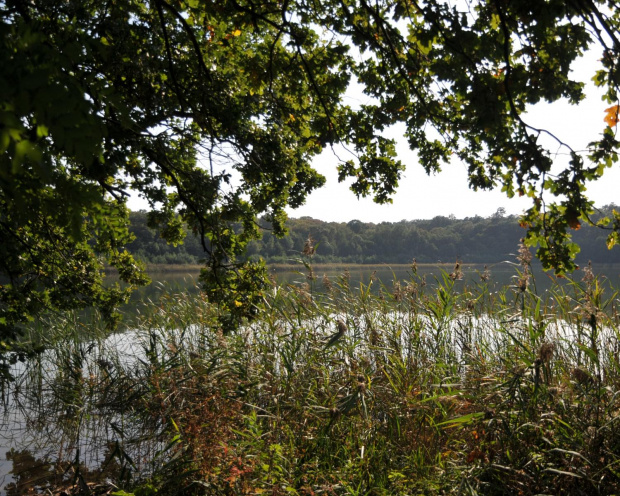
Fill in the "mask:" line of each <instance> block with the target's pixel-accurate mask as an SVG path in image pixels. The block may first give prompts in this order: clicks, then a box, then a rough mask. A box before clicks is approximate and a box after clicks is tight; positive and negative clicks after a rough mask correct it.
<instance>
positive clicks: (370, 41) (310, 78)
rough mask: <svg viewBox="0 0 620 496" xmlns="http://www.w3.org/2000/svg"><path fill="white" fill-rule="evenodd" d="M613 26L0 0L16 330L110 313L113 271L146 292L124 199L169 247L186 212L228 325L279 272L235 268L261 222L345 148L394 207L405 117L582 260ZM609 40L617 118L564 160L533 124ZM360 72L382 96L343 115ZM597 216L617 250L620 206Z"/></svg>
mask: <svg viewBox="0 0 620 496" xmlns="http://www.w3.org/2000/svg"><path fill="white" fill-rule="evenodd" d="M619 24H620V10H619V9H618V8H617V6H616V4H615V2H613V1H611V0H610V1H608V2H605V1H602V0H589V1H582V0H569V1H565V0H562V1H560V0H547V1H541V0H522V1H519V2H511V1H508V0H486V1H482V0H463V1H462V2H455V3H454V4H453V3H451V2H446V1H429V2H416V1H415V0H377V1H375V2H369V1H368V0H336V1H333V0H326V1H324V2H321V3H320V4H317V3H314V2H307V1H305V0H284V1H281V0H279V1H277V2H276V1H261V2H256V1H253V0H224V1H219V2H213V1H210V0H152V1H149V2H147V1H144V0H108V1H103V2H102V1H99V0H97V1H95V0H80V1H77V0H69V1H66V0H62V1H61V0H34V1H32V2H22V1H21V0H2V1H0V67H2V72H1V73H0V236H1V238H2V245H1V247H0V250H1V253H0V272H1V273H2V274H3V275H4V276H6V277H7V278H8V283H5V282H3V284H2V287H1V288H0V305H1V307H0V313H1V315H0V326H1V327H2V330H1V335H2V336H4V337H8V338H11V337H14V333H15V331H16V329H17V327H18V326H19V324H20V323H22V322H23V321H24V320H26V319H28V318H31V316H33V315H35V314H36V313H38V312H39V311H41V310H42V309H47V308H61V309H62V308H71V307H76V306H77V307H79V306H84V305H90V304H95V305H97V306H99V307H100V308H102V309H103V310H104V311H105V312H106V314H107V315H109V316H113V313H114V312H113V310H114V308H115V307H116V305H117V304H118V303H119V302H120V301H122V300H123V299H125V298H126V296H127V292H126V290H124V289H121V288H120V287H112V288H104V287H103V285H102V278H101V269H102V267H103V264H104V263H108V264H110V265H112V266H114V267H116V268H117V269H118V271H119V273H120V276H121V279H122V280H123V281H125V282H127V283H129V287H130V288H131V285H136V284H143V283H144V282H145V281H146V278H145V276H144V274H143V272H142V270H141V267H140V266H139V264H137V263H136V262H135V261H134V260H133V259H132V257H131V256H130V255H129V254H128V253H127V252H126V251H125V250H124V246H125V244H126V243H127V242H128V241H129V239H130V237H129V236H128V230H127V219H128V212H127V208H126V198H127V192H128V191H129V190H134V191H137V192H138V193H139V194H140V195H141V196H142V197H143V198H145V199H146V200H148V202H149V205H150V206H151V212H150V215H149V222H150V224H151V225H152V226H156V227H158V228H159V229H160V232H161V235H162V236H163V237H164V238H165V239H166V240H168V241H169V242H171V243H180V242H182V239H183V236H184V234H185V233H184V232H183V228H182V226H183V225H184V224H183V222H185V223H187V225H189V226H190V228H191V230H192V231H193V232H194V233H195V234H196V235H198V236H199V238H200V240H201V243H202V245H203V248H204V250H205V270H204V272H203V280H204V282H205V287H206V289H207V293H208V295H209V296H210V298H211V299H212V300H214V301H217V302H219V303H221V305H222V307H221V308H222V311H223V314H222V315H223V316H224V317H225V318H226V319H228V323H229V324H230V325H234V323H235V322H236V321H237V320H238V319H239V318H241V317H243V316H247V315H250V314H251V312H252V309H253V308H254V307H253V301H254V299H255V298H258V297H259V295H260V284H259V282H260V281H261V280H262V277H263V274H264V267H262V266H261V265H260V264H259V265H248V264H241V263H238V262H237V257H238V255H239V254H240V253H242V252H243V249H244V247H245V245H246V244H247V242H248V241H250V240H251V239H253V238H256V237H257V236H259V229H258V227H257V225H256V222H255V218H256V216H257V215H259V214H266V215H268V217H269V219H270V221H271V222H272V225H273V229H274V232H275V233H277V234H283V232H284V227H283V225H284V224H283V223H284V220H285V218H286V215H285V211H284V209H285V207H287V206H291V207H295V206H298V205H300V204H302V203H303V201H304V199H305V197H306V195H307V194H308V193H309V192H310V191H312V190H313V189H315V188H318V187H320V186H321V185H322V184H323V183H324V178H323V177H322V176H321V175H320V174H318V173H317V172H316V171H315V170H314V169H313V168H312V166H311V160H312V158H313V157H315V156H316V155H317V154H319V153H320V152H321V151H323V149H324V148H325V147H330V146H332V145H335V144H343V145H345V146H347V147H348V149H349V150H350V151H351V154H352V155H351V156H353V157H354V158H353V159H352V160H343V161H341V163H340V165H339V176H340V179H341V180H344V179H345V178H353V179H354V181H353V184H352V186H351V189H352V190H353V192H354V193H355V194H357V195H359V196H366V195H373V196H374V198H375V200H376V201H377V202H388V201H390V195H391V194H392V193H393V192H394V189H395V188H396V187H397V185H398V180H399V178H400V175H401V173H402V171H403V170H404V164H403V163H402V162H401V161H399V160H398V158H397V157H396V152H395V142H394V140H393V139H391V138H389V137H386V136H385V133H384V132H385V131H386V130H387V129H388V128H389V127H390V126H393V125H394V124H397V123H403V124H404V125H405V129H406V131H405V137H406V139H407V140H408V143H409V146H410V147H411V149H412V150H414V151H415V152H416V153H417V157H418V161H419V163H420V164H421V165H422V166H423V167H424V168H425V170H426V171H427V172H429V173H430V172H433V171H437V170H439V168H440V167H441V165H442V164H444V163H446V162H448V161H449V160H450V159H451V157H457V158H458V159H459V160H461V161H463V162H464V163H466V164H467V166H468V169H469V185H470V187H472V188H474V189H490V188H495V187H499V188H501V189H502V190H503V191H505V192H506V194H507V195H509V196H513V195H527V196H530V197H531V198H532V206H531V208H530V209H529V210H528V211H527V212H526V213H525V215H524V216H523V219H522V223H523V225H524V226H527V227H528V228H529V229H528V234H527V242H528V243H529V244H531V245H538V247H539V248H538V256H539V258H540V259H541V260H542V261H543V262H544V264H545V265H546V266H547V267H552V268H554V269H555V270H557V271H558V272H560V273H561V272H565V271H570V270H572V269H573V268H574V263H573V262H572V258H573V257H574V255H575V253H576V252H577V250H578V247H577V246H576V245H575V244H573V243H572V242H571V239H570V230H571V229H577V228H579V226H580V224H581V223H582V222H588V219H589V218H590V216H591V214H592V213H593V211H594V205H593V203H592V201H591V200H590V199H588V198H587V196H586V195H585V188H586V185H587V183H588V182H589V181H592V180H597V179H599V178H600V177H601V176H602V175H603V173H604V171H605V169H606V168H607V167H610V166H612V165H613V163H615V162H616V160H617V149H618V140H617V139H616V135H615V131H616V124H617V121H618V108H619V107H618V83H619V82H620V71H619V70H618V63H619V57H620V40H619V39H618V36H617V32H618V28H619V27H620V26H619ZM593 46H594V47H595V50H598V51H599V52H601V59H600V66H599V68H598V70H597V72H596V74H593V75H592V76H594V81H595V83H596V84H597V85H599V86H601V87H603V88H604V90H605V99H606V100H607V103H606V104H604V105H603V106H602V108H601V110H603V107H607V106H608V105H611V106H610V107H609V108H607V109H606V112H607V114H606V116H605V119H604V122H603V119H601V137H600V139H599V140H597V141H595V142H593V143H591V144H590V145H589V147H588V149H587V150H586V151H584V152H581V151H578V150H573V149H572V148H571V147H570V144H567V143H562V142H560V140H556V141H557V145H558V146H559V147H560V148H561V149H562V150H563V151H565V152H566V153H567V154H568V155H569V156H570V161H569V162H568V163H566V164H556V163H554V160H555V157H556V156H557V155H556V151H557V150H556V149H554V150H552V151H550V150H548V149H546V148H545V147H544V146H542V145H541V141H540V140H541V138H542V137H544V136H549V135H550V133H549V132H548V131H547V130H544V129H539V128H537V127H535V124H534V123H530V122H527V120H526V119H525V118H524V117H523V112H524V111H525V110H526V108H527V106H528V105H531V104H535V103H537V102H540V101H556V100H558V99H562V98H564V99H567V100H568V101H570V102H571V103H574V104H576V103H578V102H579V101H580V100H582V99H583V97H584V94H583V83H582V82H580V81H578V80H575V79H574V78H573V74H571V72H570V69H571V65H572V63H573V62H574V61H575V60H576V59H578V58H579V57H580V56H582V55H583V54H584V52H585V51H586V50H588V49H589V48H591V47H593ZM353 81H355V82H357V83H359V84H360V85H361V87H362V88H363V90H364V92H365V93H366V94H367V95H368V96H370V97H372V98H371V100H370V103H368V104H365V105H361V106H360V107H359V108H353V107H351V106H349V105H347V104H346V103H345V100H344V98H343V97H344V94H345V92H346V90H347V88H348V86H349V85H350V83H352V82H353ZM556 148H557V147H556ZM233 171H235V172H234V173H235V174H236V175H238V176H239V177H240V180H239V184H238V185H237V180H236V179H235V180H233V177H234V176H233ZM600 224H601V226H604V227H606V228H608V229H610V232H611V234H610V237H609V240H608V244H609V246H610V247H611V246H613V244H614V243H616V242H618V240H619V238H618V231H619V229H620V216H619V215H618V214H614V215H612V217H611V218H606V219H604V220H603V221H600Z"/></svg>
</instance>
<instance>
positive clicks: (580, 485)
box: [5, 259, 620, 495]
mask: <svg viewBox="0 0 620 496" xmlns="http://www.w3.org/2000/svg"><path fill="white" fill-rule="evenodd" d="M308 268H309V267H308ZM415 269H416V268H415V266H413V267H412V269H411V277H410V278H409V280H407V281H394V282H393V284H391V285H389V284H381V283H380V282H379V281H376V280H373V279H372V278H371V279H370V280H369V281H367V282H365V283H361V284H360V285H359V286H355V287H352V285H351V283H350V279H349V277H348V275H347V273H346V272H345V273H343V274H342V275H341V276H340V277H339V278H337V279H335V280H330V279H328V278H323V279H321V278H317V277H316V276H315V275H314V273H313V272H312V271H309V272H308V273H307V276H308V277H307V279H306V282H305V283H304V284H299V285H293V286H287V287H281V286H277V285H274V286H273V287H272V288H270V289H269V291H267V292H265V294H264V301H263V304H262V306H261V308H260V309H259V315H260V318H259V319H258V320H256V321H254V322H252V323H249V324H248V325H247V326H246V327H244V328H243V329H242V330H241V331H239V332H238V333H235V334H232V335H225V334H224V333H223V332H222V331H221V330H220V329H218V327H217V319H216V317H217V310H216V309H214V308H212V307H211V306H210V305H209V304H208V302H206V301H204V300H203V299H202V298H201V297H200V295H189V294H166V295H164V297H163V298H162V300H161V301H159V302H157V303H152V304H147V305H145V307H144V310H143V312H142V318H141V322H140V323H139V325H138V326H137V328H136V329H135V330H132V331H128V332H127V333H126V334H124V335H123V336H122V337H118V336H117V337H116V338H114V339H113V338H110V337H106V336H101V337H100V338H99V339H96V340H92V339H91V340H89V341H85V340H84V339H78V338H76V337H75V332H74V331H75V327H76V326H75V325H69V324H68V323H65V328H64V330H63V331H62V332H60V334H61V335H62V336H64V337H62V339H64V341H63V340H62V339H61V338H60V337H58V338H55V339H56V342H59V343H62V344H61V345H60V346H55V347H54V348H53V349H52V350H50V352H48V353H46V355H45V356H44V357H43V358H42V360H49V361H50V362H53V367H52V366H49V365H46V366H45V367H37V364H28V368H27V369H26V373H25V375H22V376H21V377H22V379H20V380H21V381H25V379H23V377H28V379H27V383H26V382H21V383H20V382H18V384H20V387H21V389H22V392H21V393H20V394H23V391H25V390H30V391H35V392H36V394H32V395H31V397H30V399H29V402H28V405H27V406H28V408H30V409H32V411H34V412H35V413H36V411H37V410H36V409H35V408H34V407H35V406H36V405H37V401H39V402H41V401H43V403H44V404H42V405H40V406H39V407H37V408H39V410H38V411H39V412H40V413H41V414H46V415H47V416H48V418H47V419H44V418H43V419H42V418H39V420H38V422H40V424H38V425H43V424H45V425H46V426H47V428H48V429H49V428H50V426H52V425H62V430H58V431H57V432H59V433H62V436H60V437H62V438H63V439H64V440H65V441H63V442H64V443H65V444H64V445H63V446H64V448H63V453H62V455H63V456H62V457H60V456H58V457H57V459H60V458H62V459H63V463H64V465H62V464H61V465H62V467H64V468H63V470H65V473H64V475H63V477H61V478H60V480H58V479H56V480H53V481H52V480H51V479H49V478H48V479H46V480H45V482H40V483H39V487H44V486H45V484H47V485H48V486H49V487H50V488H51V487H52V486H53V485H55V487H60V486H62V487H63V488H64V489H68V488H70V487H73V488H77V489H79V490H85V488H89V489H88V490H89V491H95V490H99V491H106V490H109V488H110V487H114V488H115V490H117V491H119V490H121V489H123V490H125V491H128V492H129V491H135V493H136V494H153V493H154V492H158V493H161V494H177V493H182V494H209V495H211V494H213V495H219V494H221V495H229V494H253V495H257V494H299V495H311V494H338V495H340V494H342V495H345V494H346V495H358V494H359V495H362V494H363V495H380V494H390V495H391V494H403V495H404V494H472V495H473V494H488V495H493V494H524V495H528V494H532V495H534V494H618V493H620V426H619V425H617V423H618V419H619V415H620V364H619V362H618V350H619V348H618V332H619V329H620V326H619V323H620V322H619V317H618V304H619V301H618V295H617V293H616V292H614V291H613V290H612V289H610V288H608V287H606V288H603V285H602V284H601V282H600V281H599V280H597V279H596V278H595V277H594V276H593V275H592V273H591V271H590V270H589V269H588V270H586V272H585V276H584V278H583V281H581V280H576V281H573V282H568V283H565V284H561V285H560V284H557V285H555V286H554V287H553V289H552V290H551V291H549V292H546V293H545V294H540V295H539V294H537V293H536V291H535V284H534V281H532V280H531V275H530V272H529V269H528V260H527V259H521V260H520V265H519V267H518V272H517V273H516V277H515V284H514V285H513V286H512V287H505V288H499V289H498V288H494V286H493V284H492V278H491V279H489V275H488V273H482V274H481V278H480V282H479V283H477V284H470V285H468V286H464V284H463V283H462V281H460V280H459V277H460V274H459V270H458V267H455V270H454V271H452V272H451V273H447V272H446V273H443V274H442V275H441V276H440V277H439V278H437V280H435V281H426V280H424V279H423V278H422V277H419V276H418V275H417V273H416V270H415ZM48 325H50V326H52V327H54V326H55V327H54V328H55V329H57V330H58V329H59V328H60V327H62V326H59V325H58V323H57V322H56V323H48ZM91 331H92V330H89V333H91ZM72 333H73V334H72ZM89 335H91V334H89ZM130 344H131V345H133V346H136V348H134V349H127V347H128V346H129V345H130ZM43 370H51V371H53V372H50V373H48V374H47V375H46V374H45V373H43V372H42V371H43ZM15 387H16V386H15V384H13V385H5V388H9V389H10V388H13V389H12V392H13V396H14V397H17V396H18V395H17V392H16V391H15ZM36 388H39V389H36ZM13 407H14V405H13ZM50 412H53V418H49V414H50ZM33 416H34V417H36V416H37V415H33ZM94 419H96V420H97V422H93V420H94ZM93 425H98V426H99V427H98V429H99V431H98V432H94V431H93V430H92V429H93V427H92V426H93ZM89 429H90V430H89ZM61 431H62V432H61ZM77 437H80V439H81V440H78V439H77ZM88 443H92V446H91V448H90V450H89V448H88V446H87V444H88ZM96 443H99V445H98V447H96V448H95V447H93V446H94V445H95V444H96ZM95 452H96V453H99V454H98V455H97V456H98V458H97V457H96V458H97V459H96V460H94V461H92V460H88V459H87V458H86V457H85V455H86V453H91V454H92V453H95ZM45 460H46V461H47V462H50V463H51V462H52V461H56V459H52V458H50V457H49V455H48V457H47V458H45ZM51 470H52V469H50V471H51ZM67 474H69V475H67ZM106 479H107V481H106ZM17 482H21V479H19V476H17ZM77 489H75V490H77Z"/></svg>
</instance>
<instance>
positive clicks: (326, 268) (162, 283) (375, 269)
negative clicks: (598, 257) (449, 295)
mask: <svg viewBox="0 0 620 496" xmlns="http://www.w3.org/2000/svg"><path fill="white" fill-rule="evenodd" d="M517 269H519V267H518V266H517V265H515V264H514V263H512V262H500V263H495V264H489V265H488V266H486V265H484V264H463V265H462V267H461V270H462V272H463V278H462V279H461V280H458V281H456V286H457V289H459V288H460V289H464V288H466V287H469V286H472V285H476V284H479V283H481V281H482V279H481V275H482V274H484V273H485V270H486V271H487V274H488V277H489V279H488V282H487V283H488V285H489V288H490V289H491V290H499V289H500V288H502V287H504V286H514V285H515V284H516V281H517V279H518V273H517ZM592 269H593V272H594V274H595V275H597V276H599V277H600V278H601V279H602V280H603V281H604V283H605V284H607V285H610V286H613V287H615V288H619V287H620V264H605V265H598V266H593V267H592ZM453 270H454V264H441V265H439V264H438V265H430V264H420V265H418V267H417V274H418V275H419V276H420V277H425V278H426V282H427V284H428V285H429V286H430V287H433V286H434V285H436V281H437V280H441V278H442V273H448V274H449V273H451V272H452V271H453ZM313 271H314V276H315V279H314V280H310V279H309V278H308V277H307V275H308V271H307V270H306V269H305V268H304V267H303V266H302V265H300V268H299V269H294V268H291V266H286V267H275V268H270V273H271V274H272V275H273V277H274V278H275V280H276V281H277V282H278V283H279V284H292V285H300V284H305V283H311V284H312V289H313V290H314V291H317V292H321V291H323V289H324V284H323V278H324V277H327V278H328V279H329V280H330V281H331V282H332V283H333V282H337V281H338V280H339V278H341V277H342V276H343V274H345V271H348V275H349V285H350V286H351V288H359V286H360V283H362V284H364V285H367V284H369V283H370V282H371V280H372V281H373V284H372V288H371V290H372V291H375V292H376V291H379V289H380V288H381V287H382V286H384V287H385V288H386V289H388V290H390V289H391V288H392V287H393V284H394V282H395V281H400V282H406V281H409V280H411V278H412V269H411V266H409V265H393V266H391V265H354V264H338V265H336V264H333V265H317V266H316V267H314V268H313ZM199 274H200V269H199V268H196V267H195V266H192V267H191V268H188V270H187V271H184V270H179V271H175V272H163V271H162V272H159V271H150V272H149V275H150V276H151V278H152V280H153V282H152V283H151V284H150V285H149V286H146V287H144V288H140V289H139V290H137V291H136V293H135V295H134V298H133V299H132V301H133V302H136V301H141V300H151V301H157V300H158V298H159V296H160V295H161V294H162V293H163V292H164V291H172V292H174V291H190V292H192V291H198V289H197V285H198V284H199V281H198V276H199ZM583 275H584V272H583V270H577V271H575V273H573V274H572V276H571V277H572V280H574V281H577V282H579V281H581V279H582V278H583ZM533 281H534V283H533V284H534V287H535V289H536V291H537V292H538V293H541V294H542V292H544V291H547V290H548V289H549V288H550V287H551V286H552V284H553V283H554V282H558V281H559V282H562V281H567V279H558V278H556V277H555V276H554V275H553V273H552V272H545V271H543V270H542V268H541V267H540V266H533Z"/></svg>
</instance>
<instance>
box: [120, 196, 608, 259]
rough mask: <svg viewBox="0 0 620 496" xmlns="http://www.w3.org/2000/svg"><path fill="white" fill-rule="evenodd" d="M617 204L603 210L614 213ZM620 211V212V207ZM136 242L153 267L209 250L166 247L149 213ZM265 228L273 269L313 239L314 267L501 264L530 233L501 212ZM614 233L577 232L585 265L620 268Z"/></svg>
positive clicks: (293, 222)
mask: <svg viewBox="0 0 620 496" xmlns="http://www.w3.org/2000/svg"><path fill="white" fill-rule="evenodd" d="M613 208H614V205H608V206H606V207H604V208H603V209H602V212H601V215H610V214H611V211H612V210H613ZM616 208H617V207H616ZM130 220H131V231H132V233H133V234H134V235H135V239H134V240H133V241H132V242H131V243H129V244H128V245H127V249H128V251H130V252H131V254H132V255H134V256H135V257H136V258H137V259H139V260H142V261H143V262H145V263H147V264H198V263H200V262H201V260H202V259H203V258H204V251H203V248H202V246H201V244H200V242H199V240H198V238H197V237H195V236H192V235H191V234H190V235H188V236H187V237H186V238H185V241H184V243H183V244H180V245H177V246H173V245H171V244H168V243H166V241H164V240H163V239H162V238H161V237H160V236H159V235H158V234H157V231H155V230H153V229H150V228H149V227H148V226H147V215H146V212H143V211H138V212H132V213H131V214H130ZM258 224H259V225H260V227H261V230H262V233H263V236H262V238H261V239H258V240H254V241H251V242H250V243H249V245H248V248H247V252H246V257H248V258H251V259H264V260H265V261H266V262H267V263H270V264H273V263H290V262H293V261H295V260H297V259H299V257H300V255H301V253H302V252H303V250H304V246H305V244H306V241H307V240H308V239H309V238H310V239H311V241H312V244H313V245H316V252H315V253H314V255H313V262H315V263H352V264H373V263H391V264H401V263H402V264H406V263H410V262H411V260H412V259H413V258H415V259H416V260H417V261H418V262H420V263H436V262H438V261H441V262H454V261H455V260H457V259H458V260H461V261H464V262H468V263H495V262H500V261H502V260H508V259H512V258H514V256H513V255H514V254H515V253H516V252H517V245H518V244H519V241H520V240H521V239H522V238H523V236H524V235H525V229H523V228H522V227H521V226H520V225H519V218H518V217H517V216H513V215H505V214H504V212H503V210H502V209H498V211H497V212H496V213H495V214H494V215H492V216H490V217H480V216H476V217H468V218H465V219H457V218H455V217H454V216H449V217H444V216H437V217H435V218H433V219H428V220H400V221H398V222H381V223H378V224H375V223H367V222H362V221H360V220H351V221H349V222H324V221H321V220H317V219H313V218H310V217H301V218H298V219H295V218H291V219H288V220H287V222H286V227H287V229H288V234H287V235H286V236H284V237H277V236H275V235H274V234H273V233H272V230H271V229H270V225H269V223H268V222H266V221H265V220H264V219H260V220H259V221H258ZM607 235H608V233H607V232H606V231H605V230H602V229H600V228H598V227H592V226H589V225H584V226H583V227H581V228H580V229H579V230H575V231H574V232H573V239H574V241H575V242H576V243H577V244H578V245H579V246H580V247H581V252H580V253H579V255H578V256H577V262H578V263H580V264H583V263H587V262H588V261H592V262H593V263H617V262H620V258H619V256H618V252H617V251H614V250H608V249H607V247H606V245H605V239H606V238H607Z"/></svg>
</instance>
